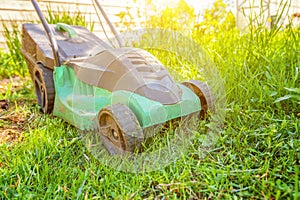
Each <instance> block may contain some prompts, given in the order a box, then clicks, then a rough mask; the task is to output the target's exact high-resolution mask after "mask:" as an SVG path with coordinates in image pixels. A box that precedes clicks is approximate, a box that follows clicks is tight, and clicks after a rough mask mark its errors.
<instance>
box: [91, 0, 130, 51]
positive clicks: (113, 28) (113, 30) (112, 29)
mask: <svg viewBox="0 0 300 200" xmlns="http://www.w3.org/2000/svg"><path fill="white" fill-rule="evenodd" d="M93 1H94V2H95V3H96V5H97V6H98V8H99V10H100V11H101V14H102V16H103V17H104V19H105V21H106V22H107V24H108V26H109V28H110V30H111V31H112V32H113V34H114V35H115V37H116V39H117V41H118V44H119V46H120V47H124V46H125V45H124V41H123V40H122V39H121V38H120V36H119V33H118V31H117V30H116V29H115V27H114V26H113V24H112V23H111V21H110V20H109V18H108V16H107V14H106V13H105V11H104V9H103V8H102V6H101V5H100V3H99V1H98V0H93Z"/></svg>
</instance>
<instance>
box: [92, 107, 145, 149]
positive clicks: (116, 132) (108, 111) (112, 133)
mask: <svg viewBox="0 0 300 200" xmlns="http://www.w3.org/2000/svg"><path fill="white" fill-rule="evenodd" d="M98 127H99V132H100V136H101V138H102V142H103V144H104V146H105V148H106V149H107V151H108V152H109V153H110V154H112V155H115V154H125V153H126V152H133V151H134V150H135V149H137V150H138V149H140V147H141V142H143V141H144V136H143V130H142V128H141V126H140V124H139V122H138V120H137V118H136V116H135V115H134V113H133V112H132V111H131V110H130V109H129V108H128V107H127V106H125V105H123V104H113V105H111V106H108V107H105V108H103V109H101V110H100V111H99V114H98Z"/></svg>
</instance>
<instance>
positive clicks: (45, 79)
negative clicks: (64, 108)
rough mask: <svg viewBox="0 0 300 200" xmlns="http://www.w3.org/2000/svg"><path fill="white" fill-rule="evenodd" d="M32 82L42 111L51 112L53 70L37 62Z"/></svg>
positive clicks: (52, 103) (53, 96)
mask: <svg viewBox="0 0 300 200" xmlns="http://www.w3.org/2000/svg"><path fill="white" fill-rule="evenodd" d="M33 84H34V89H35V93H36V97H37V101H38V104H39V105H40V106H41V110H42V112H43V113H51V112H52V111H53V105H54V98H55V89H54V82H53V71H52V70H51V69H48V68H46V67H45V66H43V65H42V64H37V66H36V67H35V68H34V73H33Z"/></svg>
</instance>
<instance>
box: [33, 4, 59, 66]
mask: <svg viewBox="0 0 300 200" xmlns="http://www.w3.org/2000/svg"><path fill="white" fill-rule="evenodd" d="M31 2H32V4H33V6H34V8H35V10H36V12H37V14H38V16H39V18H40V20H41V22H42V24H43V26H44V29H45V32H46V33H47V36H48V39H49V41H50V46H51V48H52V53H53V56H54V64H55V66H57V67H58V66H60V65H61V64H60V58H59V53H58V46H57V42H56V40H55V37H54V35H53V32H52V30H51V28H50V27H49V24H48V23H47V21H46V19H45V17H44V16H43V13H42V11H41V9H40V7H39V5H38V3H37V2H36V0H31Z"/></svg>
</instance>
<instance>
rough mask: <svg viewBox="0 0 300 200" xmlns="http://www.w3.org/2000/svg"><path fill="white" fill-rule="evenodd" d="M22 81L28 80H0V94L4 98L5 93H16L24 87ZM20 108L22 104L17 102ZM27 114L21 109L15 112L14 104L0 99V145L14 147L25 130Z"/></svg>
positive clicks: (17, 78)
mask: <svg viewBox="0 0 300 200" xmlns="http://www.w3.org/2000/svg"><path fill="white" fill-rule="evenodd" d="M24 80H25V81H26V80H28V78H25V79H24V78H22V79H21V78H20V77H15V78H11V79H2V80H0V94H2V95H3V96H5V94H6V93H7V91H8V90H9V92H18V91H20V90H21V89H22V88H23V87H24ZM17 104H18V106H19V107H22V104H24V102H22V101H20V102H17ZM27 115H28V112H24V110H22V109H20V110H19V109H18V110H15V104H14V103H13V102H9V100H7V99H0V145H1V144H5V143H6V144H9V145H14V144H15V143H17V142H19V141H21V140H22V138H23V132H24V130H25V126H24V122H25V120H26V118H27V117H28V116H27Z"/></svg>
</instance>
